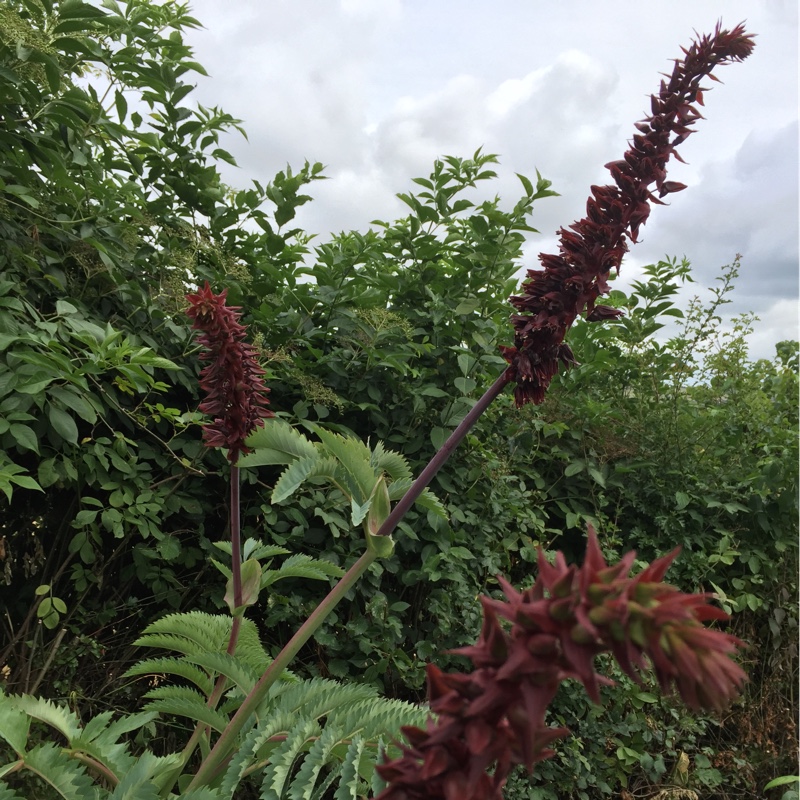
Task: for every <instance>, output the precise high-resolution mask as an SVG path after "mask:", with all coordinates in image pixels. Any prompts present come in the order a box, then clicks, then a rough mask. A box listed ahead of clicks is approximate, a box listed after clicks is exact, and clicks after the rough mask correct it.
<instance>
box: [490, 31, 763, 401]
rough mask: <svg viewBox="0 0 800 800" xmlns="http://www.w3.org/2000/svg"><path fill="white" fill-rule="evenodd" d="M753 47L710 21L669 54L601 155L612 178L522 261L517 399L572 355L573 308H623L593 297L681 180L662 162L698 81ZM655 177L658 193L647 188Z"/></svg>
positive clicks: (603, 314)
mask: <svg viewBox="0 0 800 800" xmlns="http://www.w3.org/2000/svg"><path fill="white" fill-rule="evenodd" d="M753 47H754V44H753V37H752V35H750V34H747V33H745V30H744V27H743V26H742V25H738V26H737V27H735V28H734V29H733V30H732V31H726V30H721V29H720V27H719V25H717V28H716V30H715V31H714V34H713V36H703V37H701V38H700V39H698V40H697V41H696V42H694V43H692V45H691V46H690V47H689V48H688V49H684V51H683V52H684V54H685V55H684V58H683V59H681V60H676V62H675V67H674V69H673V71H672V75H671V76H669V77H668V80H666V81H663V80H662V82H661V89H660V91H659V92H658V94H656V95H653V96H652V98H651V115H650V116H649V117H647V118H646V119H645V120H643V121H642V122H639V123H637V124H636V126H635V127H636V130H637V133H636V134H635V135H634V137H633V140H632V142H631V146H630V148H629V150H628V152H627V153H625V156H624V158H623V159H622V160H620V161H612V162H611V163H609V164H606V168H607V169H608V170H609V171H610V172H611V177H612V178H613V179H614V184H613V185H609V186H592V196H591V197H590V198H589V199H588V201H587V203H586V216H585V217H584V218H583V219H581V220H579V221H578V222H574V223H573V224H572V225H570V226H569V229H568V230H567V229H565V228H561V230H560V231H559V234H560V246H559V255H548V254H545V253H542V254H540V256H539V260H540V262H541V264H542V267H543V269H532V270H528V274H527V278H528V280H527V281H526V282H525V283H524V284H523V286H522V294H521V295H519V296H516V297H512V298H510V302H511V305H512V306H514V308H515V309H516V310H517V312H519V313H517V314H513V315H512V316H511V321H512V324H513V326H514V347H503V348H501V350H502V354H503V357H504V358H505V359H506V361H508V362H509V364H510V365H511V366H510V369H511V370H512V372H513V377H514V379H515V380H516V387H515V390H514V398H515V401H516V404H517V406H518V407H521V406H523V405H525V404H526V403H541V402H542V401H543V400H544V397H545V392H546V391H547V387H548V386H549V385H550V381H551V380H552V378H553V376H554V375H555V374H556V372H558V365H559V362H561V363H562V364H563V365H564V366H565V367H569V366H570V365H572V364H574V363H575V359H574V357H573V355H572V351H571V350H570V348H569V346H568V345H567V344H566V343H565V342H564V337H565V336H566V333H567V331H568V330H569V328H570V327H571V325H572V323H573V322H574V321H575V319H576V318H577V316H578V315H579V314H582V313H583V312H584V311H586V319H587V320H589V321H590V322H597V321H602V320H608V319H616V318H617V317H619V316H620V315H621V312H620V311H619V310H617V309H614V308H610V307H608V306H603V305H596V304H595V301H596V300H597V298H598V297H599V296H600V295H601V294H606V293H607V292H608V283H607V281H608V276H609V274H610V273H611V270H612V269H616V270H617V271H619V267H620V263H621V262H622V257H623V256H624V254H625V253H626V252H627V250H628V244H627V240H628V239H630V241H631V242H634V243H635V242H636V241H637V239H638V235H639V228H640V227H641V226H642V225H644V223H645V222H646V220H647V217H648V216H649V214H650V203H657V204H659V205H664V203H663V202H662V201H661V200H660V199H659V198H662V197H664V196H665V195H667V194H671V193H674V192H679V191H681V190H682V189H685V188H686V187H685V186H684V185H683V184H682V183H677V182H675V181H668V180H666V175H667V172H666V165H667V162H668V161H669V158H670V156H671V155H675V158H677V159H678V160H682V159H681V158H680V156H679V155H678V153H677V152H676V151H675V148H676V147H677V146H678V145H679V144H680V143H681V142H683V141H684V140H685V139H686V138H687V137H688V136H689V135H690V134H691V133H693V131H692V126H693V125H694V123H695V122H696V121H697V120H698V119H701V118H702V115H701V114H700V112H699V111H698V110H697V108H696V106H697V105H701V106H702V105H703V93H704V92H705V91H707V89H705V88H704V87H702V86H701V85H700V81H702V80H703V79H704V78H705V77H707V76H708V77H711V78H712V80H717V78H715V77H714V76H713V75H711V71H712V70H713V69H714V68H715V67H716V66H718V65H723V64H729V63H731V62H735V61H742V60H743V59H745V58H747V56H749V55H750V53H751V52H752V50H753ZM653 184H655V188H656V190H657V192H658V197H656V196H655V195H654V194H653V192H652V191H651V189H650V187H651V186H652V185H653Z"/></svg>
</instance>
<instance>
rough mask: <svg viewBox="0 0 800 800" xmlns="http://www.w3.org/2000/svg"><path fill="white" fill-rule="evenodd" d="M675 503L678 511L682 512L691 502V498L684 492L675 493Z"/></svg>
mask: <svg viewBox="0 0 800 800" xmlns="http://www.w3.org/2000/svg"><path fill="white" fill-rule="evenodd" d="M675 502H676V504H677V506H676V507H677V509H678V511H682V510H683V509H684V508H686V506H688V505H689V503H690V502H691V498H690V497H689V495H688V494H686V492H675Z"/></svg>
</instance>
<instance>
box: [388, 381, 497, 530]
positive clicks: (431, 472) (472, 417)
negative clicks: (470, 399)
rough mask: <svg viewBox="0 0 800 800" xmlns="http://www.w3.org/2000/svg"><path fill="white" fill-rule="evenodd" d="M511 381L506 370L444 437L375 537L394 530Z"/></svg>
mask: <svg viewBox="0 0 800 800" xmlns="http://www.w3.org/2000/svg"><path fill="white" fill-rule="evenodd" d="M511 380H512V372H511V370H510V369H506V370H505V371H504V372H503V374H502V375H501V376H500V377H499V378H498V379H497V380H496V381H495V382H494V383H493V384H492V385H491V386H490V387H489V388H488V389H487V390H486V391H485V392H484V394H483V396H482V397H481V399H480V400H478V402H477V403H475V405H474V406H473V407H472V409H471V410H470V412H469V414H467V416H466V417H464V419H463V420H461V424H460V425H459V426H458V427H457V428H456V429H455V430H454V431H453V432H452V433H451V434H450V436H448V437H447V441H446V442H445V443H444V444H443V445H442V447H441V449H440V450H439V452H438V453H436V455H435V456H434V457H433V458H432V459H431V460H430V461H429V462H428V464H427V466H426V467H425V469H423V470H422V472H420V474H419V477H418V478H417V479H416V480H415V481H414V483H412V484H411V486H410V487H409V489H408V491H407V492H406V493H405V494H404V495H403V496H402V498H401V499H400V500H399V502H398V503H397V505H396V506H395V507H394V508H393V509H392V513H391V514H389V516H388V517H386V519H385V520H384V522H383V525H381V526H380V528H378V530H377V532H376V533H375V535H376V536H388V535H389V534H390V533H391V532H392V531H393V530H394V529H395V528H396V527H397V524H398V523H399V522H400V520H401V519H402V518H403V517H404V516H405V515H406V512H407V511H408V509H409V508H411V506H412V505H413V504H414V503H415V502H416V501H417V499H418V498H419V496H420V495H421V494H422V492H423V491H424V490H425V488H426V487H427V485H428V484H429V483H430V482H431V480H433V477H434V476H435V475H436V473H437V472H438V471H439V470H440V469H441V468H442V466H443V465H444V463H445V462H446V461H447V459H448V458H450V456H451V455H452V453H453V451H454V450H455V449H456V447H458V445H459V444H461V440H462V439H463V438H464V437H465V436H466V435H467V433H468V432H469V429H470V428H471V427H472V426H473V425H474V424H475V423H476V422H477V421H478V419H479V418H480V416H481V414H483V412H484V411H486V409H487V408H488V407H489V406H490V405H491V403H492V402H493V401H494V400H495V399H496V398H497V396H498V395H499V394H500V393H501V392H502V391H503V389H505V387H506V386H507V385H508V384H509V383H510V382H511Z"/></svg>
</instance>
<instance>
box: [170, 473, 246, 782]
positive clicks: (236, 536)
mask: <svg viewBox="0 0 800 800" xmlns="http://www.w3.org/2000/svg"><path fill="white" fill-rule="evenodd" d="M239 475H240V473H239V467H237V466H231V474H230V497H231V507H230V528H231V576H232V580H233V607H234V608H239V607H241V605H242V534H241V513H240V500H239V484H240V478H239ZM241 627H242V617H241V616H238V617H234V618H233V623H232V625H231V635H230V637H229V639H228V648H227V653H228V655H230V656H232V655H233V654H234V653H235V652H236V644H237V643H238V641H239V630H240V629H241ZM227 682H228V679H227V678H226V677H225V675H218V676H217V680H216V682H215V683H214V688H213V690H212V692H211V695H210V696H209V698H208V700H207V701H206V705H207V706H208V707H209V708H216V707H217V703H219V700H220V698H221V697H222V693H223V692H224V691H225V687H226V685H227ZM207 730H208V726H207V725H204V724H203V723H202V722H198V723H197V724H196V725H195V726H194V731H192V735H191V736H190V737H189V741H188V742H187V743H186V746H185V747H184V748H183V751H182V752H181V760H180V764H178V765H177V766H176V767H175V768H174V769H173V770H170V771H168V772H166V773H165V774H164V775H163V776H162V777H161V780H159V781H158V790H159V791H160V792H162V793H163V792H165V791H166V790H167V789H168V788H171V787H172V786H173V785H174V783H175V781H176V780H177V779H178V778H179V777H180V774H181V772H182V770H183V767H184V766H185V765H186V764H187V762H188V761H189V759H190V758H191V756H192V753H193V752H194V750H195V748H196V747H197V743H198V742H199V741H200V739H201V738H202V737H203V736H204V735H205V734H206V731H207Z"/></svg>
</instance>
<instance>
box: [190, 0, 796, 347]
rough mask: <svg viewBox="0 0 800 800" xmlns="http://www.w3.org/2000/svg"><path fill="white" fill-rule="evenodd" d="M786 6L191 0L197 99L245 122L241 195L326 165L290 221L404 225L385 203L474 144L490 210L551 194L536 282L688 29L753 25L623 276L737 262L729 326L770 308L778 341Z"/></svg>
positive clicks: (791, 81) (789, 291)
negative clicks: (535, 187) (257, 183)
mask: <svg viewBox="0 0 800 800" xmlns="http://www.w3.org/2000/svg"><path fill="white" fill-rule="evenodd" d="M779 3H783V0H775V3H772V4H770V3H758V4H753V3H752V2H750V0H708V2H707V3H702V4H698V3H697V2H696V0H674V1H673V2H671V3H669V4H667V3H663V4H650V5H647V6H646V7H645V6H643V7H642V9H640V10H639V11H638V12H637V13H636V14H631V13H630V4H629V0H608V2H607V3H604V4H600V5H598V4H596V3H594V2H590V1H589V0H574V2H573V3H570V4H545V3H541V2H539V3H537V2H530V0H503V2H502V3H499V4H496V5H494V6H492V7H491V8H489V7H488V6H487V5H486V4H485V3H479V2H477V0H460V2H458V3H456V2H455V1H454V0H439V2H436V3H419V2H410V0H386V1H384V0H339V2H337V3H331V2H330V1H329V0H307V1H306V2H304V3H292V2H288V0H276V2H274V3H270V4H264V3H262V2H261V0H235V2H230V3H226V4H225V6H224V8H223V7H221V6H219V4H217V3H215V2H212V0H199V1H198V2H195V3H194V6H195V15H196V16H197V17H198V18H199V19H200V20H201V21H202V22H204V24H206V25H207V30H206V31H202V32H197V33H194V34H192V35H191V37H190V41H191V43H192V44H193V45H194V46H196V47H197V48H198V60H199V61H200V62H201V63H203V64H204V65H205V66H206V67H207V68H208V69H209V72H211V74H212V75H213V79H212V80H210V81H203V82H201V85H200V87H199V89H198V92H197V95H198V100H199V101H200V102H202V103H203V104H204V105H221V106H222V107H223V108H224V109H225V110H226V111H228V112H229V113H232V114H233V115H234V116H237V117H241V118H242V119H243V120H244V126H245V128H246V130H247V132H248V134H249V138H250V143H249V144H247V143H245V142H242V141H238V140H235V139H234V140H231V141H230V142H228V143H226V144H225V145H224V146H226V147H227V148H228V149H230V150H232V151H233V152H234V154H235V155H236V157H237V158H238V160H239V162H240V164H241V166H242V169H241V170H239V171H238V172H237V173H232V172H231V171H226V175H227V177H228V178H229V179H230V180H231V181H232V182H234V183H235V184H237V185H246V184H247V183H248V182H249V180H250V179H251V178H257V179H259V180H268V179H269V177H270V176H271V175H272V174H274V172H275V171H277V170H278V169H281V168H283V166H284V165H285V164H286V163H287V162H289V163H291V164H293V165H298V164H299V163H302V160H303V159H305V158H308V159H311V160H321V161H323V162H324V163H326V164H327V165H328V171H327V175H328V176H329V177H330V180H328V181H325V182H323V183H319V184H315V185H314V186H313V187H312V189H311V194H313V195H314V196H315V198H316V201H315V202H314V203H312V204H308V205H306V206H304V207H303V209H302V210H301V214H300V215H299V219H298V223H299V224H302V225H305V226H307V227H308V229H309V230H311V231H318V232H321V233H323V234H324V233H326V232H327V231H337V230H341V229H347V228H359V229H365V228H366V227H367V226H368V224H369V221H370V220H371V219H375V218H376V217H377V218H384V219H390V218H392V217H393V216H394V215H396V214H400V213H403V208H404V207H403V206H402V205H400V204H399V202H398V201H397V200H396V198H395V197H394V194H395V193H396V192H398V191H408V190H409V189H410V188H413V184H411V178H412V177H415V176H419V175H425V174H427V173H428V172H429V170H430V167H431V165H432V162H433V159H434V158H436V157H437V156H441V155H444V154H452V155H458V156H463V157H469V156H470V155H471V154H472V153H473V152H474V151H475V149H477V148H478V147H480V146H483V147H484V150H485V151H486V152H496V153H499V154H500V157H501V166H500V168H499V169H498V172H499V179H498V180H497V181H494V182H492V184H491V185H489V187H488V189H487V192H488V194H490V195H491V196H493V195H494V194H495V193H498V194H500V195H501V197H503V198H504V199H505V201H506V204H507V205H512V204H513V202H514V201H515V200H516V199H517V197H518V195H519V184H518V182H517V180H516V178H515V177H514V173H515V172H521V173H523V174H526V175H529V176H534V175H535V170H536V169H537V168H538V169H539V170H540V171H541V173H542V174H543V175H544V176H545V177H546V178H549V179H550V180H552V181H553V183H554V187H553V188H554V189H555V190H557V191H559V192H560V193H561V195H562V196H561V197H558V198H552V199H548V200H546V201H544V202H542V203H540V204H539V205H538V206H537V209H536V212H535V215H534V218H533V220H532V224H533V225H535V226H536V227H537V228H539V229H540V230H541V232H542V236H541V237H534V238H532V239H531V241H530V242H529V243H528V244H527V245H526V247H525V261H526V264H527V265H529V266H533V265H534V264H535V261H536V254H537V253H538V252H539V251H540V250H544V251H545V252H548V251H552V250H553V249H554V248H555V246H556V242H555V239H554V233H555V231H556V230H557V229H558V228H559V227H560V226H562V225H568V224H569V223H570V222H572V220H574V219H576V218H579V217H581V216H583V214H584V213H585V201H586V197H587V195H588V192H589V187H590V185H591V184H592V183H606V182H608V174H607V172H606V171H605V170H604V169H603V164H604V163H606V162H607V161H611V160H613V159H616V158H619V157H621V155H622V153H623V152H624V150H625V148H626V146H627V145H626V142H627V139H628V138H629V137H630V136H631V135H632V133H633V127H632V124H633V122H634V121H635V120H637V119H639V118H641V117H642V116H643V114H644V113H646V110H647V106H648V102H647V94H648V93H649V92H650V91H653V90H654V89H656V88H657V85H658V84H657V81H658V79H659V78H658V71H659V70H668V69H669V68H670V64H669V58H670V57H672V56H674V55H676V54H677V53H678V52H679V51H678V47H679V45H680V44H682V43H686V41H687V40H688V38H689V37H690V36H691V35H692V34H691V31H692V29H696V30H699V31H701V32H702V31H711V30H712V29H713V26H714V24H715V23H716V21H717V19H718V18H719V17H720V16H723V17H724V19H725V21H726V22H727V23H728V24H735V23H736V22H737V21H738V20H739V19H743V18H747V19H748V20H749V25H750V26H752V30H754V31H755V32H756V33H758V34H759V37H758V39H757V48H756V51H755V53H754V55H753V56H752V58H750V59H748V60H747V62H745V63H744V64H742V65H735V66H730V67H726V68H725V70H723V71H722V72H721V76H722V78H723V80H724V81H725V85H724V86H718V85H717V84H713V86H714V91H713V92H712V93H710V94H708V95H707V96H706V112H705V113H706V115H707V116H708V120H706V121H701V122H700V123H699V125H698V128H697V134H696V135H695V136H692V137H691V138H690V139H689V140H688V141H687V142H686V143H685V145H683V146H682V148H681V151H682V155H683V157H684V158H686V159H687V160H688V161H690V162H691V165H690V166H684V165H681V164H677V163H673V164H672V165H671V166H670V177H671V178H672V179H674V180H679V181H683V182H685V183H687V184H689V185H690V186H689V189H687V191H685V192H683V193H680V194H678V195H675V196H673V197H672V198H670V200H671V202H670V207H668V208H660V207H658V208H654V209H653V214H652V216H651V218H650V220H649V222H648V224H647V226H646V228H645V229H644V230H643V236H642V238H643V242H642V243H641V244H640V245H637V246H636V247H635V248H634V249H633V250H632V252H631V256H630V258H629V259H627V260H626V263H625V265H624V266H623V275H630V274H635V272H636V270H637V267H636V265H637V263H638V264H642V263H648V262H651V261H656V260H659V259H661V258H663V257H664V256H665V255H675V256H678V257H680V256H683V255H684V254H685V255H686V256H688V257H689V258H690V259H691V260H692V262H693V265H694V270H695V274H696V275H697V277H698V279H699V280H700V281H701V282H703V283H709V282H711V281H713V278H714V276H715V275H716V274H717V271H718V268H719V267H720V266H721V265H723V264H726V263H729V262H730V261H731V260H732V259H733V257H734V255H735V254H736V252H742V254H743V255H744V260H743V264H742V276H741V278H740V292H739V293H738V295H737V303H736V304H735V309H734V310H736V311H743V310H746V309H747V308H749V307H753V308H754V310H756V311H757V312H759V313H760V314H762V315H764V314H766V312H767V311H768V310H769V312H770V319H771V320H773V321H774V325H773V322H770V323H769V324H768V325H767V323H764V322H762V323H761V325H762V327H763V326H767V327H769V326H773V327H774V335H776V336H779V338H786V336H787V335H789V333H790V332H791V333H793V331H790V330H789V328H791V326H792V325H793V322H792V320H791V319H790V318H789V317H788V316H787V313H788V312H785V310H783V311H782V310H780V309H783V306H780V307H778V306H776V303H779V302H781V301H782V302H784V303H788V304H789V306H791V305H792V304H793V303H794V298H795V297H796V295H797V269H798V267H797V165H796V161H797V132H796V119H797V107H796V102H795V98H796V94H797V91H796V90H797V47H796V41H797V30H796V28H797V19H796V8H795V6H794V5H793V4H788V5H786V4H785V3H783V5H784V6H785V7H784V8H783V9H782V11H781V13H776V6H777V5H778V4H779ZM778 76H780V77H778ZM792 123H793V124H794V125H795V127H794V128H791V127H788V126H790V125H791V124H792ZM776 308H777V309H778V310H777V311H776V310H775V309H776ZM765 329H766V328H765ZM769 329H770V330H772V327H770V328H769ZM759 335H761V334H759ZM769 335H773V334H767V333H765V334H763V336H769ZM762 338H763V337H762Z"/></svg>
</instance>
